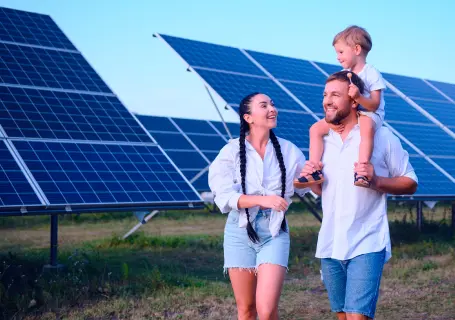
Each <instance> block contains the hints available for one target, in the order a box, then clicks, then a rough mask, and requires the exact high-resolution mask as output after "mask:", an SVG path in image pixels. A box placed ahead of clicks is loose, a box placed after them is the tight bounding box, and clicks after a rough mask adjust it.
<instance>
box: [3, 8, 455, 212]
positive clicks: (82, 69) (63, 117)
mask: <svg viewBox="0 0 455 320" xmlns="http://www.w3.org/2000/svg"><path fill="white" fill-rule="evenodd" d="M165 39H166V41H168V43H170V44H171V45H172V46H173V47H174V49H175V50H176V51H178V52H179V54H181V55H182V57H184V59H185V60H187V61H188V63H189V64H190V65H191V66H192V68H193V70H195V71H196V72H197V73H198V74H199V75H200V76H201V77H202V78H203V79H204V81H206V83H208V84H209V85H210V86H211V87H212V88H213V89H214V90H215V91H216V92H218V94H219V95H220V96H221V97H222V98H223V99H224V100H225V101H226V102H227V103H228V104H229V105H230V106H231V107H233V108H234V109H236V104H237V103H238V102H239V101H240V99H241V98H242V97H243V96H244V95H246V94H248V93H250V92H252V91H258V90H260V91H263V92H265V93H268V94H269V95H271V96H272V97H273V98H274V100H275V101H276V102H277V104H278V106H279V108H280V111H281V112H280V116H279V123H280V124H279V127H278V129H277V134H278V135H279V136H282V137H283V138H287V139H289V140H291V141H293V142H294V143H295V144H296V145H297V146H299V147H300V148H302V150H306V148H307V147H308V128H309V125H310V124H311V123H313V121H314V120H315V118H316V117H317V116H316V114H318V110H320V106H319V105H320V101H321V99H320V95H321V92H322V86H323V82H324V79H325V76H326V74H324V72H322V73H321V68H329V67H330V66H329V65H323V64H319V65H316V64H314V63H311V62H308V61H304V60H298V59H291V58H283V57H277V56H271V55H267V54H263V53H253V52H249V53H248V52H246V51H243V50H239V49H235V48H229V47H222V46H217V45H211V44H206V43H201V42H195V41H190V40H185V39H179V38H174V37H165ZM253 54H254V55H255V58H253V57H252V56H251V55H253ZM0 56H1V57H2V59H1V60H0V77H1V78H0V126H1V128H0V149H1V150H0V151H1V156H0V211H1V212H3V213H5V212H7V213H9V212H11V211H14V212H19V211H20V212H25V211H28V212H30V211H44V212H49V210H55V211H57V210H60V211H62V210H78V211H82V210H89V211H92V210H96V209H100V210H103V209H106V208H108V209H110V210H114V209H122V208H125V207H144V208H145V207H146V208H159V207H163V206H167V207H185V206H186V207H187V206H188V205H189V206H200V205H202V202H201V198H200V196H199V195H198V194H197V193H196V190H195V189H194V187H193V185H194V186H195V187H196V188H197V189H198V190H199V191H205V190H208V186H207V166H208V164H209V163H210V161H212V160H213V158H214V157H215V156H216V154H217V152H218V151H219V149H220V148H221V147H222V146H223V145H224V144H225V143H226V141H227V139H228V135H227V134H226V130H225V128H224V126H223V125H222V123H220V122H214V121H199V120H185V119H176V118H158V117H147V116H139V118H140V121H138V120H137V119H136V118H135V117H134V116H133V115H132V114H131V113H130V112H129V111H128V110H127V109H126V108H125V107H124V105H123V104H122V103H121V102H120V101H119V99H118V98H117V97H116V95H115V94H114V93H113V92H112V91H111V90H110V89H109V87H108V86H107V85H106V84H105V83H104V81H103V80H102V79H101V78H100V77H99V76H98V75H97V74H96V72H95V71H94V70H93V68H92V67H91V66H90V65H89V64H88V63H87V61H86V60H85V59H84V58H83V56H82V54H81V53H80V52H79V51H77V49H76V48H75V47H74V45H72V44H71V42H70V40H69V39H68V38H67V37H66V36H65V35H64V34H63V32H62V31H61V30H60V29H59V28H58V27H57V25H56V24H55V23H54V22H53V20H52V19H51V18H50V17H48V16H45V15H40V14H35V13H29V12H24V11H18V10H12V9H6V8H0ZM255 59H257V60H261V59H262V60H261V61H260V62H261V63H260V64H259V63H258V62H257V60H255ZM263 66H266V67H267V69H265V68H264V67H263ZM332 67H334V66H332ZM273 74H275V75H276V77H274V76H273ZM278 75H282V77H281V76H280V77H278ZM299 77H307V78H305V79H307V82H304V81H302V80H304V79H303V78H302V79H301V78H299ZM283 83H285V86H284V85H283ZM396 85H398V82H397V83H396ZM433 85H434V86H436V83H434V84H433ZM437 85H438V86H440V88H441V90H444V91H445V92H448V91H450V89H451V88H452V87H451V86H452V85H449V84H447V85H446V84H439V83H438V84H437ZM447 86H448V87H447ZM432 90H434V89H432ZM291 91H292V92H291ZM422 92H423V91H422ZM448 94H449V93H448ZM448 94H447V95H448ZM425 99H427V100H425ZM423 100H424V101H430V100H428V96H427V95H425V97H423ZM430 102H433V101H430ZM439 102H440V101H439ZM387 103H388V105H387V108H388V109H387V112H388V113H387V116H388V117H389V118H388V119H387V120H389V119H390V121H389V123H392V121H394V123H393V127H394V128H395V129H396V128H398V129H399V131H400V132H401V131H406V128H409V132H407V131H406V132H405V133H406V134H405V136H406V138H408V139H410V140H411V141H412V143H414V144H415V145H416V146H417V147H418V148H419V152H417V151H416V150H417V148H415V147H409V146H408V145H407V144H406V147H407V148H408V149H409V150H410V152H411V153H412V155H413V158H415V161H414V160H413V164H414V166H415V167H416V168H417V171H418V174H419V177H420V178H421V187H420V189H419V195H420V196H429V195H431V196H450V195H452V196H453V195H454V194H455V192H454V191H453V186H454V184H453V183H452V181H450V178H449V177H450V175H451V174H453V173H447V172H446V174H445V175H444V174H443V173H442V171H441V170H436V169H435V167H434V166H430V165H429V161H430V162H431V161H432V160H434V161H436V162H437V163H438V164H440V165H441V167H444V168H445V169H446V170H452V172H453V170H455V169H454V168H453V158H454V156H455V154H454V150H455V148H453V139H452V138H451V137H450V136H449V135H448V134H447V133H446V132H444V131H442V130H441V129H440V128H439V127H438V126H437V125H436V124H435V121H434V120H432V121H430V120H429V119H428V117H425V116H424V115H423V114H422V112H420V111H417V110H416V109H415V108H411V107H410V105H409V104H408V103H405V102H404V100H403V99H402V98H401V97H399V95H397V94H396V93H395V94H389V95H388V96H387ZM394 103H396V104H397V106H396V108H395V111H394V107H393V105H394ZM403 106H404V108H403ZM450 106H452V105H450ZM402 108H403V109H402ZM394 112H395V117H397V118H398V119H397V120H393V117H394V116H393V114H394ZM400 115H401V116H400ZM403 115H405V118H403ZM411 115H412V117H416V119H418V120H419V121H413V118H412V119H411ZM390 116H392V119H391V118H390ZM399 117H401V119H399ZM408 118H409V119H408ZM446 118H447V119H449V117H445V118H444V119H446ZM403 119H406V121H403ZM446 121H448V120H446ZM145 127H146V128H147V130H148V131H149V132H147V130H146V129H145ZM228 127H229V130H230V131H231V133H233V134H234V135H236V134H237V133H238V130H239V128H238V124H228ZM416 127H418V128H419V130H418V131H417V130H415V128H416ZM448 128H451V126H450V125H448ZM446 131H447V132H449V133H450V132H451V131H450V129H446ZM150 134H151V135H150ZM431 135H432V136H431ZM152 137H153V139H152ZM425 139H426V140H425ZM156 142H158V143H156ZM160 145H161V146H160ZM163 149H164V151H163ZM420 150H422V151H420ZM427 155H430V156H431V159H430V158H428V157H427ZM170 158H171V159H172V161H170ZM444 161H446V162H447V165H446V164H445V163H444ZM451 161H452V166H451V165H450V162H451ZM175 164H177V167H176V166H175ZM446 167H447V168H446ZM182 172H183V175H182ZM452 179H453V178H452ZM189 181H190V182H191V183H192V184H190V183H189Z"/></svg>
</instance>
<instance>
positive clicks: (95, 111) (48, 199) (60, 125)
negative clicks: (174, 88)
mask: <svg viewBox="0 0 455 320" xmlns="http://www.w3.org/2000/svg"><path fill="white" fill-rule="evenodd" d="M0 18H1V19H0V56H1V59H0V126H1V129H2V132H3V133H4V135H5V137H4V138H5V140H6V141H7V143H10V144H11V146H12V148H13V146H14V147H15V148H16V149H17V154H18V159H19V160H18V161H22V160H20V158H22V159H23V161H24V168H22V167H21V169H23V170H24V172H25V173H26V174H27V177H29V180H28V181H27V182H28V183H30V185H29V188H32V186H34V187H35V188H36V191H37V192H39V194H41V191H42V192H43V193H42V196H43V197H42V198H40V199H41V201H43V203H42V204H40V205H44V206H45V208H46V209H45V210H44V211H46V210H53V211H55V210H61V207H62V206H67V205H70V206H71V210H75V211H77V210H86V211H90V210H91V209H93V207H91V206H96V207H97V208H98V209H102V208H105V209H108V208H114V207H115V208H117V209H121V208H123V207H133V206H141V207H144V208H152V207H153V208H159V207H162V206H166V207H179V208H180V207H182V206H188V204H189V203H190V202H193V205H196V206H200V205H201V204H202V203H201V199H200V197H199V195H198V194H197V193H196V192H195V190H194V189H193V188H192V186H191V185H190V184H189V183H188V182H187V181H186V180H185V178H184V176H182V174H181V173H180V172H179V170H178V169H177V168H176V167H175V166H174V165H173V164H172V162H171V161H169V158H168V157H167V156H166V155H165V154H164V153H163V151H162V149H160V147H158V146H157V145H156V144H155V143H154V141H153V140H152V139H151V137H150V135H149V134H148V133H147V131H146V130H145V129H144V128H143V127H142V126H141V124H140V123H139V122H138V121H137V120H136V119H135V118H134V117H133V116H132V115H131V113H130V112H129V111H128V110H127V109H126V108H125V106H124V105H123V104H122V103H121V102H120V101H119V99H118V98H117V97H116V96H115V94H114V93H113V92H112V91H111V90H110V89H109V87H108V86H107V85H106V83H105V82H104V81H103V80H102V79H101V77H100V76H99V75H98V74H97V73H96V72H95V70H94V69H93V68H92V67H91V66H90V65H89V63H88V62H87V61H86V60H85V59H84V57H83V56H82V55H81V53H80V52H78V51H77V49H76V48H75V47H74V46H73V45H72V44H71V42H70V41H69V40H68V39H67V38H66V36H65V35H64V34H63V32H62V31H61V30H60V29H59V28H58V27H57V26H56V24H55V23H54V22H53V21H52V19H51V18H50V17H48V16H44V15H39V14H32V13H28V12H23V11H18V10H12V9H4V8H0ZM10 139H11V140H10ZM8 140H9V141H8ZM15 152H16V151H15ZM10 176H13V175H12V174H10ZM17 176H18V175H15V176H14V177H17ZM24 177H25V176H24ZM1 178H2V179H1V180H0V183H5V181H6V182H7V180H6V179H7V178H8V177H6V176H5V175H2V176H1ZM3 187H5V188H7V187H8V188H9V190H7V191H5V192H8V193H14V192H16V191H14V188H15V185H13V186H10V185H8V184H3V185H2V188H3ZM32 189H33V188H32ZM24 190H25V189H24ZM24 194H25V195H27V194H28V193H27V192H25V193H24ZM23 205H24V206H25V207H26V208H20V209H21V210H22V209H24V210H27V212H32V211H33V210H35V211H40V212H41V211H42V210H43V209H42V208H41V209H39V208H37V207H36V206H35V207H32V206H31V205H30V204H29V203H25V202H24V203H23ZM0 206H2V208H1V210H2V211H4V212H6V211H7V209H8V208H7V207H8V206H10V205H8V204H4V205H1V204H0ZM15 210H17V208H15ZM8 212H9V211H8Z"/></svg>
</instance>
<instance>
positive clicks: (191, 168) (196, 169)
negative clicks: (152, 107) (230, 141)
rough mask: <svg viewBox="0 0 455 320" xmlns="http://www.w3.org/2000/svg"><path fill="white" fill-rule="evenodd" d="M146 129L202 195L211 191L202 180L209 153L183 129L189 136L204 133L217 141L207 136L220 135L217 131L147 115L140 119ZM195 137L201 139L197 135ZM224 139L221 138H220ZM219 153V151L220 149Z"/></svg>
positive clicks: (193, 122)
mask: <svg viewBox="0 0 455 320" xmlns="http://www.w3.org/2000/svg"><path fill="white" fill-rule="evenodd" d="M137 118H138V119H139V120H140V121H141V122H142V124H143V125H144V127H145V128H146V129H147V130H148V131H149V132H150V134H151V135H152V136H153V138H154V139H155V140H157V141H158V143H159V144H160V145H161V146H162V147H163V149H164V151H165V152H166V153H167V154H168V155H169V157H171V159H172V161H173V162H174V163H175V164H176V165H177V166H178V167H179V169H180V170H181V171H182V173H183V174H184V175H185V176H186V178H187V179H188V180H189V181H190V182H191V183H192V185H193V186H194V187H195V188H196V189H197V190H198V191H208V190H209V188H208V180H207V179H205V180H201V179H203V178H202V177H201V175H200V174H201V172H203V171H204V170H207V166H208V165H209V164H210V160H209V159H208V158H207V156H206V153H204V152H203V151H201V150H200V149H199V148H197V144H195V143H194V142H193V141H192V140H191V138H190V136H189V135H187V134H185V133H184V131H183V130H182V128H181V127H179V126H178V125H177V123H179V124H180V125H181V126H182V127H183V128H186V129H188V130H189V132H194V131H196V132H197V129H201V130H202V131H205V132H206V133H204V134H203V137H207V138H209V139H210V138H213V137H212V136H211V135H209V134H208V133H207V132H210V130H211V131H212V132H213V133H214V134H216V131H214V130H213V128H212V127H210V125H209V124H208V123H207V122H206V121H202V120H188V119H177V118H167V117H157V116H147V115H137ZM194 136H196V137H197V134H195V135H194ZM218 138H220V139H221V137H219V136H218ZM218 151H219V149H218Z"/></svg>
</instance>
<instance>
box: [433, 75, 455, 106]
mask: <svg viewBox="0 0 455 320" xmlns="http://www.w3.org/2000/svg"><path fill="white" fill-rule="evenodd" d="M428 81H429V82H430V83H431V84H432V85H434V86H435V87H436V88H438V89H439V90H441V91H442V92H443V93H445V94H446V95H447V96H449V97H450V98H452V100H454V101H455V84H452V83H446V82H439V81H432V80H428Z"/></svg>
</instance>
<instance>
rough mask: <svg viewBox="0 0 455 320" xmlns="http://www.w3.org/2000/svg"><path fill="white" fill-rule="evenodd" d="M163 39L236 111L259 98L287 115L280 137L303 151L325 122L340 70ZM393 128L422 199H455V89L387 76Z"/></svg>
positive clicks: (283, 117) (388, 116)
mask: <svg viewBox="0 0 455 320" xmlns="http://www.w3.org/2000/svg"><path fill="white" fill-rule="evenodd" d="M156 36H157V37H159V38H162V39H163V40H164V41H165V42H166V43H167V44H168V45H169V46H170V47H171V48H172V49H173V50H175V51H176V53H177V54H178V55H179V56H180V57H181V58H182V59H183V60H184V61H185V62H186V63H187V64H188V65H189V67H190V69H191V70H192V71H194V72H195V73H197V74H198V75H199V76H200V78H201V79H202V80H203V82H204V83H205V84H206V85H208V86H209V87H210V88H212V89H213V90H214V91H215V92H216V93H217V94H218V95H219V96H220V97H221V98H222V99H223V100H224V101H225V102H226V103H227V104H228V105H229V106H230V107H231V108H232V109H233V110H235V111H238V103H239V101H240V100H241V99H242V98H243V97H244V96H245V95H247V94H249V93H251V92H253V91H261V92H264V93H266V94H268V95H269V96H271V97H272V98H273V100H274V101H275V103H276V105H277V107H278V109H279V110H280V116H279V125H278V128H277V129H276V132H277V134H278V135H279V136H281V137H283V138H286V139H289V140H291V141H292V142H294V143H295V144H296V145H297V146H298V147H300V148H301V149H305V148H308V145H309V137H308V130H309V127H310V126H311V124H312V123H314V121H315V119H316V118H319V117H321V116H322V92H323V87H324V84H325V80H326V78H327V76H328V75H329V74H331V73H333V72H336V71H339V70H340V67H339V66H335V65H330V64H325V63H318V62H313V61H307V60H302V59H295V58H289V57H283V56H278V55H272V54H266V53H261V52H255V51H251V50H244V49H238V48H233V47H227V46H221V45H216V44H210V43H205V42H200V41H194V40H188V39H182V38H177V37H173V36H167V35H156ZM383 75H384V78H385V79H386V80H387V83H388V90H386V93H385V100H386V125H387V126H388V127H389V128H390V129H391V130H392V131H393V132H394V133H395V134H396V135H398V136H399V137H400V139H401V140H402V143H403V145H404V147H405V148H406V149H407V150H408V152H409V154H410V155H411V157H412V164H413V165H414V167H415V168H416V170H417V173H418V175H419V178H420V186H419V190H418V192H417V194H416V196H420V197H428V198H439V197H452V198H453V197H455V133H454V131H455V112H454V111H455V103H454V99H455V85H454V84H450V83H442V82H437V81H429V80H422V79H417V78H411V77H405V76H400V75H394V74H388V73H384V74H383Z"/></svg>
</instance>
